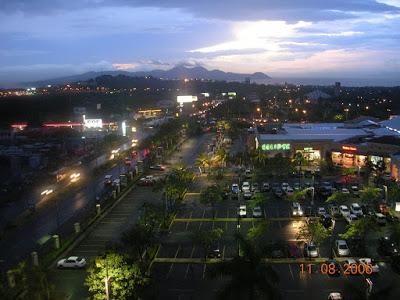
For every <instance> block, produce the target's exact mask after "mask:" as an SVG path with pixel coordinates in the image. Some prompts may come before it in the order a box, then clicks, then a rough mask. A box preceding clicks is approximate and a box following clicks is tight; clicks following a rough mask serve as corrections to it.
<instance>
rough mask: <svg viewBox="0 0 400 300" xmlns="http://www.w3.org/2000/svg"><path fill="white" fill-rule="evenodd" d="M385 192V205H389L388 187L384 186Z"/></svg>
mask: <svg viewBox="0 0 400 300" xmlns="http://www.w3.org/2000/svg"><path fill="white" fill-rule="evenodd" d="M383 190H384V191H385V203H386V204H388V187H387V185H383Z"/></svg>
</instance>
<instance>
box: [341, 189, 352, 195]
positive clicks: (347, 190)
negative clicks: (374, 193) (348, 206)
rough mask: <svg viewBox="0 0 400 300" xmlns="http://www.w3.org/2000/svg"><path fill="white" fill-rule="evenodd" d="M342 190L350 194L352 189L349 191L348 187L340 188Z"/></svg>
mask: <svg viewBox="0 0 400 300" xmlns="http://www.w3.org/2000/svg"><path fill="white" fill-rule="evenodd" d="M340 192H342V193H343V194H350V191H349V189H348V188H342V189H341V190H340Z"/></svg>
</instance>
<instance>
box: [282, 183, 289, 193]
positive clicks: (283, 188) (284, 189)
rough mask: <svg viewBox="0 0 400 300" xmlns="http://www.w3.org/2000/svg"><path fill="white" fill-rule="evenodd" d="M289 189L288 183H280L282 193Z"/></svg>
mask: <svg viewBox="0 0 400 300" xmlns="http://www.w3.org/2000/svg"><path fill="white" fill-rule="evenodd" d="M288 187H289V183H287V182H282V185H281V189H282V190H283V191H284V192H286V189H287V188H288Z"/></svg>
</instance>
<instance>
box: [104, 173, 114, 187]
mask: <svg viewBox="0 0 400 300" xmlns="http://www.w3.org/2000/svg"><path fill="white" fill-rule="evenodd" d="M112 181H113V176H112V175H106V176H104V185H111V184H112Z"/></svg>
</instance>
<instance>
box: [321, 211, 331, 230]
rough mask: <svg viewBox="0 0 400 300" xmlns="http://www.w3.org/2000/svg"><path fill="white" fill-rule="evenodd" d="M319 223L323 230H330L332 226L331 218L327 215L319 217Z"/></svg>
mask: <svg viewBox="0 0 400 300" xmlns="http://www.w3.org/2000/svg"><path fill="white" fill-rule="evenodd" d="M320 222H321V224H322V226H324V227H325V228H330V227H331V226H332V225H333V221H332V217H331V216H330V215H328V214H324V215H321V218H320Z"/></svg>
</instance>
